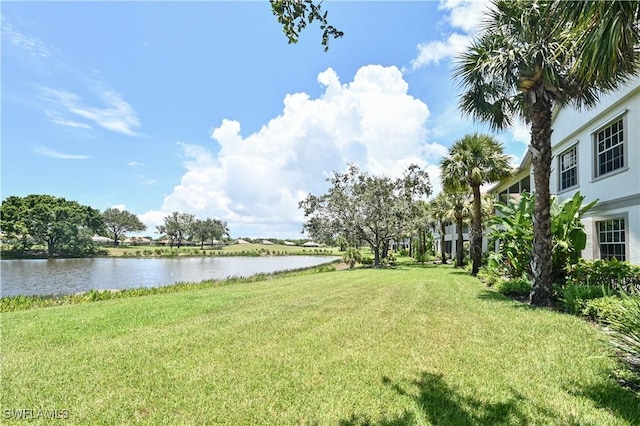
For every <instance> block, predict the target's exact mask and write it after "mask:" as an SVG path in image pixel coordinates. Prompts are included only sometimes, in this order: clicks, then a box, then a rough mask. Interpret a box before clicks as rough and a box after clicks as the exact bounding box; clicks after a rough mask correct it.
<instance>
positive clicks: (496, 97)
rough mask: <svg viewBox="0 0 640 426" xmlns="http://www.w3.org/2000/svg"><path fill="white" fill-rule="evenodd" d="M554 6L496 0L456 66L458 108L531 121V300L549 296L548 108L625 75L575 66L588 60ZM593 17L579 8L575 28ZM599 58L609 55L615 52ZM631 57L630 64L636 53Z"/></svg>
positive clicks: (503, 122)
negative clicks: (593, 75) (591, 76)
mask: <svg viewBox="0 0 640 426" xmlns="http://www.w3.org/2000/svg"><path fill="white" fill-rule="evenodd" d="M571 3H572V4H573V3H574V2H571ZM614 3H616V4H617V3H618V2H614ZM557 7H560V6H558V3H557V2H539V1H536V0H515V1H511V0H495V1H494V2H493V7H492V8H490V11H489V12H488V16H487V19H486V20H485V22H484V24H483V27H482V30H481V32H480V34H479V36H478V37H477V38H476V39H475V40H474V41H473V42H472V44H471V46H470V47H469V48H468V50H467V51H466V52H464V53H463V54H462V55H461V56H460V57H459V62H458V64H457V66H456V71H455V76H456V78H457V79H458V81H459V82H460V83H461V85H462V86H463V89H464V90H463V94H462V96H461V100H460V109H461V110H462V111H463V112H465V113H468V114H470V115H471V116H473V117H474V118H476V119H478V120H481V121H485V122H488V123H489V124H490V125H491V126H492V127H494V128H497V129H502V128H506V127H509V126H510V125H511V124H512V121H513V119H514V117H517V116H520V117H523V118H524V119H525V120H526V121H527V122H529V123H530V125H531V144H530V146H529V149H530V151H531V153H532V164H533V175H534V182H535V188H536V192H535V209H534V214H533V229H534V240H533V248H532V260H531V266H532V268H531V270H532V271H531V272H532V278H533V280H532V281H533V285H532V290H531V303H532V304H534V305H548V304H550V303H551V285H552V263H551V261H552V259H551V253H552V252H551V249H552V239H551V216H550V206H551V194H550V187H549V179H550V174H551V156H552V153H551V131H552V130H551V113H552V110H553V108H554V107H559V108H562V107H563V106H565V105H567V104H573V105H575V106H576V107H578V108H580V107H584V106H586V107H590V106H594V105H595V104H596V102H597V100H598V97H599V95H601V93H602V90H607V89H610V88H611V87H614V86H615V85H616V84H617V83H616V82H617V81H619V79H620V78H621V75H623V74H621V71H620V68H618V67H617V66H614V65H613V64H610V65H611V66H610V67H603V70H604V71H602V73H599V74H597V78H595V80H592V81H590V80H589V79H588V75H587V74H586V73H584V72H579V69H580V68H584V67H576V66H575V65H576V63H577V62H580V61H585V60H586V58H585V57H583V56H582V51H581V50H580V49H579V47H580V43H579V41H580V39H581V36H580V35H579V31H576V30H575V29H574V28H571V26H569V25H567V22H568V21H567V20H564V19H563V16H561V15H558V14H555V13H553V12H554V10H555V9H554V8H557ZM567 7H569V6H567ZM594 18H595V16H593V15H590V14H589V12H587V11H586V9H585V15H584V16H582V18H581V20H580V22H581V24H583V25H584V26H583V27H582V28H581V30H582V31H585V30H588V29H589V28H593V26H597V25H599V24H598V23H597V22H594ZM576 19H577V18H576ZM627 19H628V18H627ZM576 22H577V21H576ZM607 43H608V44H610V46H609V48H608V49H606V50H603V51H602V53H603V54H604V53H612V52H615V51H616V50H617V49H619V47H620V46H621V44H620V43H619V40H615V39H608V40H607V41H606V42H604V44H607ZM583 47H584V46H583ZM632 50H633V49H632ZM627 54H629V53H625V54H623V56H625V55H627ZM634 55H637V53H634ZM602 59H603V60H605V61H612V62H613V61H615V55H611V56H606V57H603V58H602ZM630 62H631V65H629V66H630V67H632V65H633V64H635V63H637V58H636V59H632V60H631V61H630ZM585 66H586V64H585ZM589 66H592V65H591V64H590V65H589ZM608 69H610V70H611V72H610V73H609V72H607V71H606V70H608ZM627 71H628V72H635V71H634V70H632V69H627ZM605 73H606V74H607V75H605ZM590 83H591V84H590Z"/></svg>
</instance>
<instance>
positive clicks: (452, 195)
mask: <svg viewBox="0 0 640 426" xmlns="http://www.w3.org/2000/svg"><path fill="white" fill-rule="evenodd" d="M443 194H444V196H445V197H446V198H447V211H446V212H445V217H446V218H447V219H449V220H451V221H453V222H455V224H456V231H457V237H458V241H457V242H456V267H458V268H461V267H463V266H464V235H463V227H464V225H465V223H469V219H470V218H471V217H472V214H473V198H472V196H471V192H469V191H468V190H467V191H460V192H447V191H445V192H443Z"/></svg>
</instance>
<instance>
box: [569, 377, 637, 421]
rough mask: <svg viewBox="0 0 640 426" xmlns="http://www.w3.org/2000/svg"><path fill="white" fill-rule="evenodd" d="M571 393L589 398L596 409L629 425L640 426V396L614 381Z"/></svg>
mask: <svg viewBox="0 0 640 426" xmlns="http://www.w3.org/2000/svg"><path fill="white" fill-rule="evenodd" d="M569 392H570V393H572V394H574V395H577V396H582V397H586V398H589V399H590V400H592V401H593V403H594V405H595V406H596V407H598V408H601V409H604V410H607V411H609V412H611V413H614V414H615V415H616V416H618V417H620V418H623V419H625V420H626V421H627V422H629V424H639V422H640V395H639V394H637V393H635V392H634V391H632V390H630V389H627V388H624V387H622V386H621V385H620V384H618V383H617V382H615V381H614V379H610V381H608V382H607V383H605V384H599V385H594V386H591V387H587V388H584V389H579V390H577V391H575V390H574V391H569Z"/></svg>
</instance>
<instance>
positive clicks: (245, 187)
mask: <svg viewBox="0 0 640 426" xmlns="http://www.w3.org/2000/svg"><path fill="white" fill-rule="evenodd" d="M318 82H319V83H320V84H321V85H322V86H323V87H324V93H322V95H320V96H319V97H318V98H317V99H312V98H311V97H310V96H309V95H307V94H306V93H294V94H288V95H286V96H285V98H284V107H283V110H282V113H281V114H280V115H278V116H277V117H275V118H273V119H271V120H270V121H269V122H268V123H267V124H265V125H264V126H263V127H262V128H261V129H260V130H259V131H258V132H255V133H253V134H250V135H248V136H243V135H242V133H241V124H240V123H239V122H237V121H234V120H228V119H225V120H223V121H222V123H220V125H218V126H217V127H215V128H213V129H212V131H211V138H212V139H213V140H214V141H215V142H216V143H217V145H218V146H219V150H218V151H217V152H216V153H215V154H214V151H213V150H211V149H209V148H207V147H202V146H197V145H192V144H187V143H179V144H180V146H181V149H182V153H183V155H184V157H185V158H186V160H185V162H184V167H185V169H186V171H185V174H184V175H183V176H182V178H181V181H180V184H179V185H177V186H175V187H174V189H173V192H172V193H171V194H169V195H168V196H166V197H165V199H164V201H163V203H162V206H161V207H160V209H159V210H156V211H150V212H147V213H145V214H143V215H141V218H142V220H144V221H145V222H146V223H147V225H149V226H150V227H153V226H155V225H157V224H159V223H161V220H162V218H163V217H164V216H165V215H167V214H169V213H170V212H172V211H182V212H189V213H194V214H196V215H197V216H198V217H203V218H204V217H209V216H213V217H217V218H220V219H223V220H226V221H227V222H228V223H229V227H230V230H231V232H232V234H233V235H234V236H243V235H246V236H251V235H255V236H264V237H278V236H280V237H292V236H295V235H296V234H299V232H300V231H301V224H302V219H303V218H302V213H301V211H300V210H299V209H298V202H299V201H300V200H302V199H303V198H304V197H306V195H307V194H308V193H314V194H321V193H324V192H326V190H327V182H325V178H326V177H327V176H329V175H330V174H331V172H333V171H342V170H344V169H345V168H346V165H347V164H348V163H355V164H357V165H358V166H359V167H360V168H361V169H363V170H367V171H370V172H371V173H375V174H386V175H389V176H399V175H400V174H401V172H402V171H403V170H404V169H405V168H406V167H407V166H409V165H410V164H411V163H416V164H418V165H420V166H422V167H428V166H429V164H430V163H432V167H431V169H430V170H431V171H432V170H433V164H437V163H438V161H439V159H440V156H441V155H442V154H443V153H446V148H445V147H443V146H441V145H439V144H437V143H428V141H427V137H426V127H425V125H426V121H427V119H428V117H429V109H428V107H427V105H425V104H424V103H423V102H422V101H421V100H419V99H416V98H414V97H412V96H410V95H409V94H408V93H407V91H408V84H407V83H406V81H404V79H403V77H402V74H401V72H400V71H399V70H398V68H396V67H382V66H380V65H368V66H364V67H362V68H360V69H359V70H358V71H357V73H356V75H355V76H354V78H353V81H352V82H350V83H347V84H342V83H341V82H340V79H339V77H338V75H337V74H336V72H335V71H334V70H333V69H331V68H329V69H327V70H326V71H324V72H322V73H320V74H319V75H318Z"/></svg>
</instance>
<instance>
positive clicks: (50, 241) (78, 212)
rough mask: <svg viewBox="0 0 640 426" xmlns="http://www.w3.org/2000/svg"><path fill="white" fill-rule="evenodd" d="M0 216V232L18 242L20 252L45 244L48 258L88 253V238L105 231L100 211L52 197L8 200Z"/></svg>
mask: <svg viewBox="0 0 640 426" xmlns="http://www.w3.org/2000/svg"><path fill="white" fill-rule="evenodd" d="M0 215H1V220H0V227H1V228H2V231H3V232H4V233H6V234H7V235H8V236H10V237H11V238H15V239H18V240H19V241H20V242H21V248H22V249H23V250H26V249H28V248H29V247H30V246H31V245H33V244H44V245H46V246H47V253H48V255H49V257H54V256H58V255H72V256H83V255H88V254H91V253H92V252H93V250H94V245H93V243H92V242H91V236H92V235H93V234H94V233H101V232H102V230H103V229H104V222H103V219H102V215H101V214H100V211H99V210H96V209H93V208H91V207H89V206H85V205H82V204H79V203H78V202H77V201H68V200H66V199H64V198H58V197H54V196H52V195H28V196H26V197H17V196H12V197H8V198H7V199H5V200H4V201H3V202H2V206H1V207H0Z"/></svg>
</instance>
